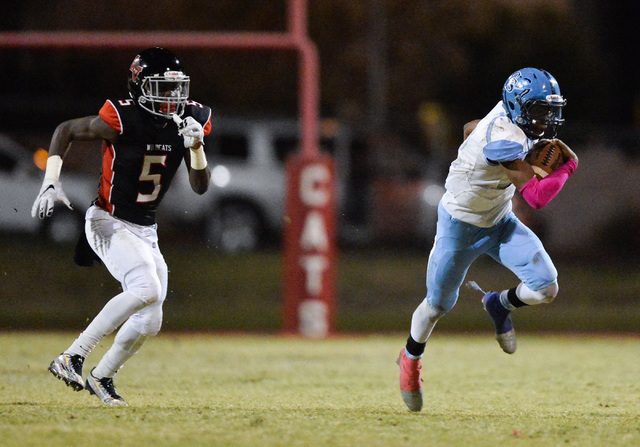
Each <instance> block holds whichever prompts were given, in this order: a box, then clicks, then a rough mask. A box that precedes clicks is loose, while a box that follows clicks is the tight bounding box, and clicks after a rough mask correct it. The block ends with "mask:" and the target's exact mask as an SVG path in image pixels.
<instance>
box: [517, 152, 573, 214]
mask: <svg viewBox="0 0 640 447" xmlns="http://www.w3.org/2000/svg"><path fill="white" fill-rule="evenodd" d="M577 167H578V165H577V164H576V162H575V160H569V161H568V162H566V163H565V164H563V165H562V166H560V167H559V168H558V169H557V170H556V171H554V172H552V173H551V174H549V175H547V176H546V177H545V178H543V179H542V180H538V177H536V176H534V177H533V178H532V179H531V180H529V181H528V182H527V183H525V184H524V185H523V186H522V188H520V194H522V197H524V199H525V200H526V201H527V203H528V204H529V205H530V206H531V207H532V208H534V209H537V210H539V209H541V208H544V207H545V206H547V205H548V204H549V202H551V201H552V200H553V199H554V197H555V196H557V195H558V193H559V192H560V190H561V189H562V187H563V186H564V184H565V182H566V181H567V179H568V178H569V177H570V176H571V174H573V173H574V171H575V170H576V168H577Z"/></svg>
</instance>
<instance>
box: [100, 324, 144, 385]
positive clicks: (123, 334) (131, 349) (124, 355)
mask: <svg viewBox="0 0 640 447" xmlns="http://www.w3.org/2000/svg"><path fill="white" fill-rule="evenodd" d="M130 321H131V320H127V321H126V322H125V323H124V324H123V325H122V327H121V328H120V330H119V331H118V334H117V335H116V338H115V340H114V341H113V346H111V348H110V349H109V350H108V351H107V352H106V353H105V355H104V356H103V357H102V359H101V360H100V362H99V363H98V364H97V365H96V367H95V368H94V369H93V376H94V377H97V378H102V377H113V376H115V374H116V373H117V372H118V370H119V369H120V368H122V366H123V365H124V364H125V362H126V361H127V360H129V359H130V358H131V357H133V356H134V355H135V354H136V353H137V352H138V350H139V349H140V347H141V346H142V345H143V344H144V342H145V341H147V339H148V338H149V337H147V336H145V335H142V334H140V333H139V332H138V331H136V330H135V329H134V328H133V326H132V325H131V323H130Z"/></svg>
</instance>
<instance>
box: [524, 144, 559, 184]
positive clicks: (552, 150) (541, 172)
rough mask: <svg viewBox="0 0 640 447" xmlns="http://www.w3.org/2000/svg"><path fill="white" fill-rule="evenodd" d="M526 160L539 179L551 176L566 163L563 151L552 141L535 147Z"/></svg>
mask: <svg viewBox="0 0 640 447" xmlns="http://www.w3.org/2000/svg"><path fill="white" fill-rule="evenodd" d="M524 160H525V161H526V162H527V163H529V164H530V165H531V167H532V168H533V172H535V173H536V176H537V177H538V178H539V179H542V178H544V177H546V176H547V175H549V174H551V173H552V172H553V171H555V170H556V169H558V168H559V167H560V166H561V165H562V164H563V163H564V157H563V156H562V151H561V150H560V148H559V147H558V145H557V144H554V143H553V142H551V141H545V142H542V143H539V144H537V145H535V146H534V147H533V149H531V150H530V151H529V153H528V154H527V156H526V157H525V159H524Z"/></svg>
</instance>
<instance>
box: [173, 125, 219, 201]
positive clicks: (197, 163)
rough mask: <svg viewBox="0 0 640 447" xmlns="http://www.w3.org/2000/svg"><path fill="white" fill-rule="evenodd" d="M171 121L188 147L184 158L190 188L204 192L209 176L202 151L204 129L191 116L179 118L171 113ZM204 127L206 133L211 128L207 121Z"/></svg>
mask: <svg viewBox="0 0 640 447" xmlns="http://www.w3.org/2000/svg"><path fill="white" fill-rule="evenodd" d="M173 121H174V122H175V123H176V124H177V126H178V134H179V135H181V136H182V138H183V139H184V147H185V148H186V149H189V150H188V151H185V154H184V160H185V162H186V164H187V169H188V170H189V184H190V185H191V189H192V190H193V191H194V192H195V193H196V194H204V193H205V192H206V191H207V189H209V179H210V178H211V171H210V170H209V166H207V156H206V154H205V153H204V136H205V129H204V128H203V127H202V124H200V123H199V122H197V121H196V120H195V119H194V118H193V117H191V116H188V117H186V118H185V119H181V118H180V117H179V116H178V115H173ZM206 127H207V133H208V132H209V130H210V128H211V126H210V124H209V122H207V125H206Z"/></svg>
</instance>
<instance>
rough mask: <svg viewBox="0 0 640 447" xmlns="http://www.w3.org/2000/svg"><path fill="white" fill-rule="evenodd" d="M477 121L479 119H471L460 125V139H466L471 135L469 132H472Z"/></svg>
mask: <svg viewBox="0 0 640 447" xmlns="http://www.w3.org/2000/svg"><path fill="white" fill-rule="evenodd" d="M479 122H480V120H473V121H469V122H468V123H467V124H465V125H464V126H462V141H464V140H466V139H467V137H468V136H469V135H471V132H473V129H475V128H476V126H477V125H478V123H479Z"/></svg>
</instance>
